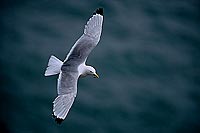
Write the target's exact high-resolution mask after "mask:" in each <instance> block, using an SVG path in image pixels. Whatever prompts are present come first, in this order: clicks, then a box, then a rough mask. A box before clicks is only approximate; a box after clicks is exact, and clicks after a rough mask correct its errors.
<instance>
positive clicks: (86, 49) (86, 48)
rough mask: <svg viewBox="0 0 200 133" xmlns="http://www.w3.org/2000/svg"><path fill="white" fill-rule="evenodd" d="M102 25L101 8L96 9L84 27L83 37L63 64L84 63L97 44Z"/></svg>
mask: <svg viewBox="0 0 200 133" xmlns="http://www.w3.org/2000/svg"><path fill="white" fill-rule="evenodd" d="M102 24H103V8H98V9H97V10H96V11H95V12H94V14H93V16H92V17H91V18H90V19H89V21H88V22H87V24H86V25H85V29H84V33H83V35H82V36H81V37H80V38H79V39H78V40H77V41H76V43H75V44H74V46H73V47H72V48H71V50H70V52H69V54H68V55H67V57H66V59H65V61H64V64H63V65H67V64H71V63H73V64H76V65H79V64H81V63H83V62H84V61H86V59H87V57H88V55H89V54H90V52H91V51H92V50H93V49H94V47H95V46H96V45H97V44H98V42H99V40H100V36H101V31H102Z"/></svg>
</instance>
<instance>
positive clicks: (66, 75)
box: [44, 8, 103, 124]
mask: <svg viewBox="0 0 200 133" xmlns="http://www.w3.org/2000/svg"><path fill="white" fill-rule="evenodd" d="M102 24H103V8H98V9H97V10H96V11H95V12H94V13H93V15H92V17H91V18H90V19H89V20H88V22H87V24H86V25H85V28H84V32H83V34H82V36H81V37H80V38H79V39H78V40H77V41H76V43H75V44H74V45H73V47H72V48H71V50H70V51H69V53H68V55H67V57H66V59H65V60H64V61H63V62H62V61H61V60H59V59H58V58H56V57H55V56H53V55H51V57H50V58H49V62H48V66H47V68H46V71H45V74H44V75H45V76H51V75H56V74H59V76H58V80H57V94H58V95H57V97H56V98H55V100H54V101H53V113H52V115H53V117H54V118H55V121H56V122H57V123H58V124H60V123H61V122H62V121H63V120H64V119H65V118H66V116H67V114H68V112H69V110H70V108H71V106H72V104H73V102H74V99H75V97H76V95H77V82H78V79H79V78H80V77H85V76H87V75H92V76H94V77H96V78H98V77H99V76H98V75H97V73H96V70H95V68H94V67H92V66H88V65H86V60H87V58H88V55H89V54H90V52H91V51H92V50H93V49H94V48H95V47H96V45H97V44H98V42H99V40H100V36H101V31H102Z"/></svg>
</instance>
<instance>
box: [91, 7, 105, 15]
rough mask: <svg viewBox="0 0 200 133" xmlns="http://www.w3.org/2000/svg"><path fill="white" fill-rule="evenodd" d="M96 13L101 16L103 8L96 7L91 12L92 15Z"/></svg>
mask: <svg viewBox="0 0 200 133" xmlns="http://www.w3.org/2000/svg"><path fill="white" fill-rule="evenodd" d="M96 14H100V15H102V16H103V8H102V7H100V8H97V9H96V11H95V12H94V13H93V15H96Z"/></svg>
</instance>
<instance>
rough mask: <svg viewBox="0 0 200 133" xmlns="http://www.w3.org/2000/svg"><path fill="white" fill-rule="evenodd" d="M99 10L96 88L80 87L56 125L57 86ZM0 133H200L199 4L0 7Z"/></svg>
mask: <svg viewBox="0 0 200 133" xmlns="http://www.w3.org/2000/svg"><path fill="white" fill-rule="evenodd" d="M97 7H104V11H105V17H104V20H105V21H104V26H103V34H102V37H101V41H100V43H99V45H98V47H96V49H95V50H94V51H93V52H92V54H91V55H90V57H89V59H88V64H91V65H93V66H95V68H96V69H97V72H98V73H99V75H100V78H99V79H98V80H97V79H93V78H90V77H88V78H85V79H81V80H80V81H79V85H78V88H79V89H78V96H77V98H76V100H75V103H74V105H73V107H72V109H71V110H70V113H69V115H68V117H67V119H66V120H65V121H64V122H63V124H62V125H60V126H59V125H57V124H56V123H55V122H54V120H53V119H52V117H51V112H52V101H53V99H54V98H55V96H56V79H57V77H56V76H53V77H48V78H46V77H44V76H43V74H44V70H45V68H46V65H47V61H48V58H49V56H50V55H51V54H54V55H56V56H57V57H59V58H60V59H62V60H63V59H64V58H65V56H66V54H67V53H68V51H69V50H70V48H71V46H72V45H73V43H74V42H75V41H76V39H77V38H78V37H79V36H80V35H81V34H82V32H83V27H84V24H85V23H86V21H87V19H88V18H89V17H90V16H91V14H92V12H93V11H94V10H95V9H96V8H97ZM0 14H1V19H0V29H1V30H0V31H1V32H0V33H1V36H0V53H1V56H0V68H1V69H0V87H1V88H0V105H1V108H0V132H1V133H4V132H9V133H40V132H49V133H51V132H52V133H60V132H70V133H75V132H92V133H124V132H128V133H130V132H131V133H199V132H200V128H199V127H200V115H199V112H200V76H199V74H200V2H199V1H198V0H167V1H165V0H152V1H148V0H146V1H145V0H133V1H131V0H129V1H128V0H127V1H125V0H124V1H119V0H116V1H114V0H113V1H108V0H107V1H106V0H105V1H101V0H98V1H90V0H79V1H75V0H70V1H68V0H60V1H58V0H56V1H53V0H29V1H25V0H15V1H14V0H3V1H1V4H0Z"/></svg>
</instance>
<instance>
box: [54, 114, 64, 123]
mask: <svg viewBox="0 0 200 133" xmlns="http://www.w3.org/2000/svg"><path fill="white" fill-rule="evenodd" d="M52 116H53V118H54V119H55V121H56V123H57V124H59V125H60V124H61V123H62V122H63V121H64V120H63V119H60V118H57V117H56V116H55V115H54V113H52Z"/></svg>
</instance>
